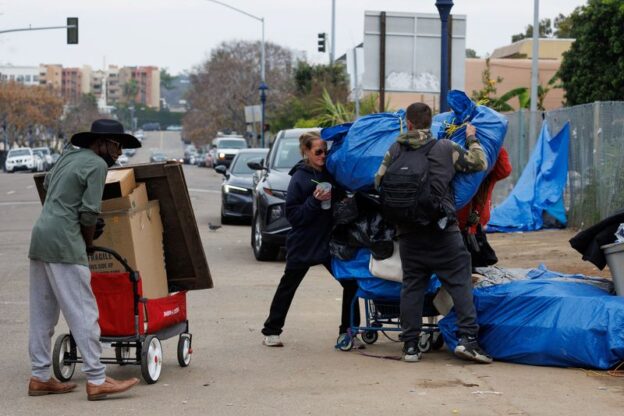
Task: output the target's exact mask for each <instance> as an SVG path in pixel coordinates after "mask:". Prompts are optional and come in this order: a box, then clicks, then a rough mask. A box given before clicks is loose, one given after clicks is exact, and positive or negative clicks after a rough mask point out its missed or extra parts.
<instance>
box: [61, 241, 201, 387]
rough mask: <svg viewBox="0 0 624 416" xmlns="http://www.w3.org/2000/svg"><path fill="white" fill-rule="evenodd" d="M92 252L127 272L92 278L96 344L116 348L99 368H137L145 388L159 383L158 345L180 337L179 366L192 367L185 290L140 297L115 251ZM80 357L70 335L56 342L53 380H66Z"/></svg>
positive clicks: (133, 275)
mask: <svg viewBox="0 0 624 416" xmlns="http://www.w3.org/2000/svg"><path fill="white" fill-rule="evenodd" d="M94 251H96V252H103V253H107V254H110V255H111V256H113V257H114V258H115V259H116V260H117V261H118V262H119V263H121V265H122V266H123V267H124V269H125V270H126V272H125V273H92V274H91V287H92V289H93V294H94V295H95V299H96V301H97V304H98V310H99V324H100V332H101V336H100V342H101V343H103V344H108V345H110V346H111V347H113V348H114V349H115V357H114V358H113V357H102V358H101V359H100V361H101V362H102V363H103V364H119V365H128V364H134V365H140V366H141V374H142V376H143V379H145V381H146V382H147V383H148V384H153V383H155V382H157V381H158V378H159V377H160V372H161V369H162V363H163V361H162V359H163V351H162V346H161V342H160V341H161V340H165V339H169V338H173V337H175V336H179V339H178V364H179V365H180V366H181V367H187V366H188V365H189V364H190V362H191V354H192V353H193V349H192V347H191V344H192V335H191V333H190V332H189V323H188V320H187V317H186V291H182V292H177V293H173V294H170V295H169V296H166V297H163V298H158V299H145V298H143V297H142V287H141V278H140V275H139V272H137V271H135V270H133V269H132V268H131V267H130V266H129V265H128V263H127V262H126V261H125V259H124V258H122V257H121V256H120V255H119V254H118V253H117V252H115V251H114V250H111V249H107V248H102V247H94ZM76 363H82V357H81V356H80V353H79V351H78V348H77V346H76V342H75V341H74V338H73V336H72V334H71V332H70V333H69V334H61V335H59V336H58V337H57V338H56V341H55V343H54V350H53V356H52V368H53V370H54V375H55V376H56V377H57V378H58V379H59V380H60V381H68V380H70V379H71V378H72V376H73V374H74V369H75V367H76Z"/></svg>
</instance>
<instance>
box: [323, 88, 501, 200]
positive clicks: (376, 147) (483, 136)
mask: <svg viewBox="0 0 624 416" xmlns="http://www.w3.org/2000/svg"><path fill="white" fill-rule="evenodd" d="M448 100H449V105H450V106H451V108H452V109H453V111H452V112H448V113H444V114H439V115H437V116H436V117H434V123H433V125H432V127H431V130H432V132H433V136H434V138H442V137H446V133H445V129H446V128H448V127H449V126H452V125H456V126H461V125H462V124H463V123H464V122H470V123H471V124H473V125H474V126H475V127H476V128H477V137H478V138H479V140H480V142H481V144H482V146H483V148H484V151H485V153H486V156H487V158H488V163H489V167H490V169H491V168H492V167H493V166H494V163H495V162H496V158H497V157H498V153H499V152H500V148H501V146H502V144H503V140H504V138H505V133H506V131H507V118H505V117H504V116H502V115H501V114H499V113H497V112H496V111H494V110H492V109H490V108H488V107H484V106H480V105H476V104H475V103H473V102H472V101H470V99H469V98H468V96H466V94H465V93H464V92H462V91H457V90H452V91H450V92H449V94H448ZM406 128H407V127H406V123H405V112H404V111H403V110H400V111H397V112H396V113H379V114H370V115H367V116H364V117H362V118H360V119H358V120H357V121H356V122H355V123H347V124H341V125H338V126H333V127H328V128H325V129H323V130H322V131H321V137H322V138H323V139H325V140H330V141H332V142H333V144H332V147H331V149H330V151H329V155H328V156H327V160H326V163H327V170H329V172H330V173H331V174H332V176H333V177H334V178H335V179H336V181H337V182H338V183H339V184H340V185H341V186H342V187H344V188H345V189H348V190H350V191H371V190H373V186H374V179H375V173H376V172H377V169H379V165H381V161H382V160H383V157H384V154H385V153H386V151H387V150H388V148H389V147H390V146H391V145H392V143H394V142H395V141H396V138H397V137H398V136H399V134H401V132H405V131H406ZM449 138H450V139H451V140H453V141H455V142H457V143H459V144H461V145H465V142H466V137H465V128H464V127H460V128H458V129H457V130H455V131H454V132H453V134H452V135H451V136H450V137H449ZM486 174H487V172H480V173H471V174H464V173H460V174H458V175H456V176H455V179H454V180H453V188H454V191H455V205H456V207H457V208H458V209H459V208H461V207H463V206H464V205H466V204H467V203H468V202H469V201H470V199H471V198H472V197H473V196H474V194H475V193H476V192H477V189H479V185H481V182H482V181H483V178H484V177H485V175H486Z"/></svg>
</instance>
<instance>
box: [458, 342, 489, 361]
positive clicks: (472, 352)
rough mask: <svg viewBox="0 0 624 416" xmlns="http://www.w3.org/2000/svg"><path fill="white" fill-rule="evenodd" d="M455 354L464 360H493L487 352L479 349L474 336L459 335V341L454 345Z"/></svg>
mask: <svg viewBox="0 0 624 416" xmlns="http://www.w3.org/2000/svg"><path fill="white" fill-rule="evenodd" d="M455 355H456V356H458V357H459V358H462V359H464V360H470V361H474V362H477V363H480V364H490V363H492V361H494V360H493V359H492V357H490V356H489V355H488V353H487V352H485V351H483V349H481V347H480V346H479V343H478V342H477V338H476V337H468V336H462V337H460V338H459V343H458V344H457V346H456V347H455Z"/></svg>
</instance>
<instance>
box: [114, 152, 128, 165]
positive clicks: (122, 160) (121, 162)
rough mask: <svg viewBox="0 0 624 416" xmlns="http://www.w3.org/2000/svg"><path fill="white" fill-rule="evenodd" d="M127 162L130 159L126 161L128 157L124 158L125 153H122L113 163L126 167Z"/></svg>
mask: <svg viewBox="0 0 624 416" xmlns="http://www.w3.org/2000/svg"><path fill="white" fill-rule="evenodd" d="M129 161H130V159H128V156H126V155H125V153H122V154H120V155H119V157H118V158H117V161H116V162H115V163H116V164H117V166H126V165H127V164H128V162H129Z"/></svg>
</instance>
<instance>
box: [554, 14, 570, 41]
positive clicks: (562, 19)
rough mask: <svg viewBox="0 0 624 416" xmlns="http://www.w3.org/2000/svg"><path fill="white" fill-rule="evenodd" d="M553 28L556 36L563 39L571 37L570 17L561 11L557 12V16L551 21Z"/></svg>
mask: <svg viewBox="0 0 624 416" xmlns="http://www.w3.org/2000/svg"><path fill="white" fill-rule="evenodd" d="M553 26H554V28H555V32H554V35H555V37H556V38H559V39H564V38H571V37H572V17H571V15H570V16H564V15H563V14H562V13H559V16H557V17H555V21H554V23H553Z"/></svg>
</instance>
